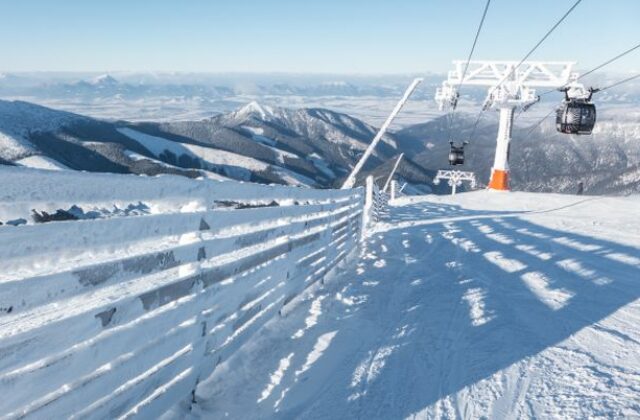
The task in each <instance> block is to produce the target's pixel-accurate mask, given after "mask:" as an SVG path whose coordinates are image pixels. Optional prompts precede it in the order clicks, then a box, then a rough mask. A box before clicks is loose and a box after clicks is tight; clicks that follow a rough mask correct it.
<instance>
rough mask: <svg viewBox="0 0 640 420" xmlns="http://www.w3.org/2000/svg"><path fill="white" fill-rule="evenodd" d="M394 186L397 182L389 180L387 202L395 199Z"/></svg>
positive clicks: (395, 186) (396, 186) (396, 185)
mask: <svg viewBox="0 0 640 420" xmlns="http://www.w3.org/2000/svg"><path fill="white" fill-rule="evenodd" d="M396 188H398V182H397V181H395V180H393V181H391V190H390V192H389V202H391V201H393V200H395V199H396Z"/></svg>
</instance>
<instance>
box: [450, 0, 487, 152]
mask: <svg viewBox="0 0 640 420" xmlns="http://www.w3.org/2000/svg"><path fill="white" fill-rule="evenodd" d="M490 4H491V0H487V3H486V4H485V6H484V11H483V12H482V18H481V19H480V24H479V25H478V29H477V30H476V36H475V38H474V39H473V45H472V46H471V51H469V55H468V57H467V61H466V63H465V66H464V71H463V72H462V77H461V78H460V83H459V84H458V88H457V89H456V92H458V91H459V90H460V87H461V86H462V82H463V81H464V77H465V76H466V75H467V71H468V70H469V63H470V62H471V57H472V56H473V52H474V51H475V49H476V44H477V43H478V38H479V37H480V32H481V31H482V26H483V25H484V20H485V18H486V17H487V11H488V10H489V5H490ZM455 112H456V108H455V107H454V108H453V109H452V110H451V118H450V119H449V141H451V128H452V127H451V126H452V125H453V121H454V116H455Z"/></svg>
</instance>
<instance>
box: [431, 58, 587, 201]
mask: <svg viewBox="0 0 640 420" xmlns="http://www.w3.org/2000/svg"><path fill="white" fill-rule="evenodd" d="M453 64H454V66H455V68H454V70H452V71H450V72H449V77H448V79H447V80H445V81H444V82H442V87H440V88H438V89H437V91H436V95H435V100H436V102H437V103H438V106H439V108H440V110H441V111H442V110H445V109H450V108H455V107H456V105H457V102H458V88H459V87H460V86H462V85H471V86H488V87H489V93H488V95H487V98H486V99H485V101H484V104H483V105H482V109H483V110H487V109H489V108H493V109H496V110H498V111H499V112H500V120H499V121H500V123H499V127H498V138H497V141H496V156H495V160H494V162H493V169H492V170H491V179H490V181H489V188H490V189H493V190H509V163H508V158H509V142H510V141H511V131H512V125H513V114H514V112H515V110H516V109H523V110H526V109H527V108H528V107H529V106H531V105H533V104H534V103H536V102H537V101H538V100H539V97H537V96H536V94H535V88H541V87H545V88H561V87H569V88H570V89H575V90H577V91H584V90H585V89H584V87H583V86H582V85H580V84H579V83H578V82H577V79H578V74H577V73H572V72H571V70H572V68H573V66H574V64H575V63H574V62H564V61H563V62H551V61H549V62H542V61H525V62H520V63H518V62H517V61H470V62H469V67H468V69H467V71H466V73H465V76H464V79H462V75H463V72H464V68H465V66H466V64H467V62H466V61H454V62H453ZM470 140H471V141H473V139H470Z"/></svg>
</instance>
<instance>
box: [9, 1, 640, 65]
mask: <svg viewBox="0 0 640 420" xmlns="http://www.w3.org/2000/svg"><path fill="white" fill-rule="evenodd" d="M574 2H575V0H492V2H491V7H490V9H489V13H488V16H487V20H486V22H485V29H484V31H483V33H482V34H481V36H480V40H479V44H478V47H477V51H476V55H475V58H477V59H510V60H519V59H520V58H522V57H523V56H524V54H525V53H526V52H527V51H528V50H529V49H530V48H531V47H533V45H535V43H536V42H537V41H538V40H539V39H540V38H541V37H542V35H543V34H544V33H545V32H546V31H547V30H548V29H549V28H550V27H551V26H552V25H553V23H555V21H557V20H558V19H559V18H560V17H561V16H562V14H563V13H564V12H565V11H566V10H567V9H568V8H569V7H570V6H571V5H572V4H573V3H574ZM484 4H485V0H385V1H378V0H316V1H312V0H206V1H205V0H172V1H170V0H144V1H143V0H0V71H100V72H102V71H190V72H193V71H195V72H235V71H242V72H302V73H371V74H382V73H410V72H422V71H433V72H443V71H446V70H448V69H449V67H450V62H451V60H453V59H464V58H466V56H467V54H468V51H469V48H470V47H471V43H472V41H473V36H474V34H475V30H476V27H477V25H478V22H479V19H480V16H481V12H482V10H483V8H484ZM638 42H640V0H583V1H582V3H581V4H580V5H579V6H578V7H577V9H575V11H574V12H573V13H572V14H571V15H570V16H569V17H568V18H567V20H566V21H565V22H564V23H563V24H562V25H561V26H560V27H559V28H558V29H557V30H556V32H554V33H553V35H552V36H551V37H550V38H549V39H548V40H547V41H546V42H545V43H544V44H543V46H542V47H541V48H540V49H539V50H538V51H537V52H536V53H535V55H534V56H533V57H531V59H538V60H575V61H578V62H579V67H580V68H583V69H586V68H589V67H593V66H595V65H597V64H598V63H600V62H603V61H605V60H606V59H608V58H610V57H612V56H614V55H615V54H617V53H618V52H621V51H623V50H625V49H627V48H629V47H631V46H632V45H635V44H637V43H638ZM610 70H614V71H625V72H626V71H640V50H636V51H635V53H633V54H632V55H629V56H627V57H625V58H624V59H623V60H621V61H620V62H619V63H617V64H616V65H613V66H611V67H610Z"/></svg>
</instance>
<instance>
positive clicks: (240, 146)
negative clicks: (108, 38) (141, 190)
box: [0, 79, 432, 191]
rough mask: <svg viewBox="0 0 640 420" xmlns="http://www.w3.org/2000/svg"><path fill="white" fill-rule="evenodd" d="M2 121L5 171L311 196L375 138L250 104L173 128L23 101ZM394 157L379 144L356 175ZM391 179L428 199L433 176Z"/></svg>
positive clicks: (342, 173) (349, 122) (416, 172)
mask: <svg viewBox="0 0 640 420" xmlns="http://www.w3.org/2000/svg"><path fill="white" fill-rule="evenodd" d="M103 82H105V80H104V79H103V80H100V81H98V83H103ZM106 82H107V84H111V83H113V82H111V81H109V80H108V79H107V80H106ZM0 112H1V115H2V117H1V118H0V141H1V143H0V144H1V146H2V147H1V149H0V159H2V160H3V161H4V163H12V164H18V165H25V166H35V167H40V168H46V169H64V168H69V169H76V170H87V171H98V172H118V173H127V172H132V173H139V174H148V175H154V174H158V173H177V174H182V175H185V176H190V177H195V176H208V177H213V178H220V177H224V178H231V179H236V180H242V181H252V182H262V183H280V184H290V185H304V186H314V187H332V186H337V185H339V183H340V182H341V180H342V179H344V178H345V177H346V175H347V174H348V172H349V171H350V169H351V168H352V167H353V166H354V165H355V163H356V161H357V159H358V158H359V156H360V155H361V154H362V152H363V151H364V149H365V147H366V145H367V144H368V142H369V141H370V140H371V138H372V137H373V136H374V134H375V129H374V127H371V126H369V125H367V124H365V123H363V122H362V121H360V120H358V119H356V118H353V117H350V116H348V115H344V114H339V113H336V112H333V111H329V110H325V109H300V110H290V109H284V108H274V107H267V106H262V105H260V104H258V103H255V102H252V103H249V104H248V105H246V106H244V107H242V108H240V109H238V110H236V111H234V112H232V113H229V114H225V115H220V116H216V117H213V118H209V119H206V120H202V121H190V122H179V123H135V124H134V123H130V122H126V121H119V122H106V121H100V120H96V119H92V118H89V117H84V116H80V115H76V114H72V113H67V112H61V111H55V110H52V109H49V108H44V107H41V106H37V105H34V104H29V103H26V102H7V101H0ZM397 153H398V152H397V148H396V144H395V140H394V139H393V137H392V136H387V137H386V138H385V139H384V142H383V144H382V145H381V147H379V150H378V151H376V153H375V155H374V156H373V157H372V159H370V161H369V162H368V164H367V166H366V167H365V172H364V173H363V176H364V175H366V173H369V172H370V171H373V170H375V169H377V168H378V167H379V166H380V165H382V164H383V163H384V162H386V161H388V160H389V159H390V158H392V157H393V156H395V155H396V154H397ZM377 173H378V174H379V175H378V176H379V177H380V178H383V177H386V176H387V175H388V172H387V173H384V172H380V171H378V172H377ZM398 174H399V175H400V176H401V177H402V178H404V179H406V180H407V181H408V182H410V183H412V184H414V185H416V186H417V187H418V189H419V190H421V191H428V190H429V187H427V184H429V182H430V180H431V176H432V173H430V172H429V171H425V170H423V169H422V168H420V167H419V166H417V165H415V164H413V163H412V162H411V161H409V160H407V161H405V163H404V164H403V165H402V166H401V167H400V169H399V172H398Z"/></svg>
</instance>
